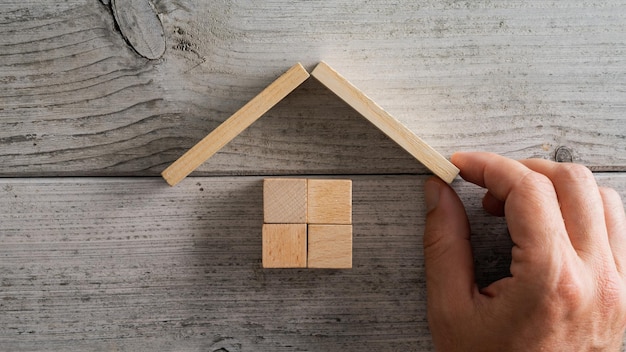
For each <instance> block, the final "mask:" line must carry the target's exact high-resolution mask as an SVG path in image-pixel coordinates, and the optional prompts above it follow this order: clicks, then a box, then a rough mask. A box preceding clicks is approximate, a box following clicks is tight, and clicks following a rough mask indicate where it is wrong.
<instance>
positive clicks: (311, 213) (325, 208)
mask: <svg viewBox="0 0 626 352" xmlns="http://www.w3.org/2000/svg"><path fill="white" fill-rule="evenodd" d="M307 202H308V223H309V224H346V225H347V224H352V181H351V180H311V179H310V180H308V196H307Z"/></svg>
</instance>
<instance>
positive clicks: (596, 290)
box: [424, 153, 626, 352]
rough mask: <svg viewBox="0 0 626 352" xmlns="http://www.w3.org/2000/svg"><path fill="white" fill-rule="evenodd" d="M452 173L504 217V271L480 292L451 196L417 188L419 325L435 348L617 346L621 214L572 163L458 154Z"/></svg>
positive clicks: (437, 188) (615, 199) (613, 197)
mask: <svg viewBox="0 0 626 352" xmlns="http://www.w3.org/2000/svg"><path fill="white" fill-rule="evenodd" d="M452 162H453V163H454V164H456V166H457V167H458V168H459V169H460V170H461V176H462V177H463V178H464V179H465V180H467V181H469V182H472V183H475V184H477V185H479V186H481V187H485V188H487V193H486V195H485V197H484V198H483V207H484V208H485V210H487V212H489V213H491V214H494V215H506V222H507V226H508V228H509V233H510V235H511V239H512V240H513V243H514V247H513V249H512V260H511V266H510V272H511V276H510V277H507V278H504V279H501V280H498V281H496V282H494V283H492V284H491V285H489V286H487V287H485V288H483V289H479V288H478V287H477V285H476V283H475V281H474V266H473V258H472V250H471V246H470V229H469V224H468V220H467V216H466V214H465V209H464V207H463V204H462V203H461V201H460V199H459V198H458V196H457V195H456V193H455V192H454V191H453V190H452V188H450V187H449V186H448V185H447V184H445V183H444V182H443V181H441V180H439V179H437V178H434V177H433V178H431V179H429V180H428V181H426V184H425V198H426V204H427V208H428V214H427V217H426V229H425V233H424V256H425V265H426V286H427V295H428V296H427V299H428V321H429V325H430V330H431V333H432V337H433V342H434V345H435V348H436V350H437V351H441V352H453V351H550V352H554V351H568V352H569V351H620V350H621V343H622V337H623V334H624V329H625V328H626V215H625V214H624V205H623V203H622V201H621V199H620V197H619V194H617V192H615V191H614V190H612V189H608V188H602V187H598V186H597V184H596V181H595V179H594V177H593V175H592V174H591V172H590V171H589V170H588V169H587V168H585V167H583V166H580V165H575V164H559V163H555V162H551V161H547V160H539V159H531V160H523V161H514V160H511V159H507V158H505V157H502V156H498V155H495V154H489V153H457V154H455V155H453V156H452Z"/></svg>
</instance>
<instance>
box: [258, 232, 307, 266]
mask: <svg viewBox="0 0 626 352" xmlns="http://www.w3.org/2000/svg"><path fill="white" fill-rule="evenodd" d="M262 237H263V246H262V247H263V256H262V263H263V268H265V269H267V268H273V269H280V268H283V269H284V268H292V269H296V268H306V265H307V256H308V254H307V225H306V224H263V230H262Z"/></svg>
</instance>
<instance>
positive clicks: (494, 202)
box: [483, 191, 504, 216]
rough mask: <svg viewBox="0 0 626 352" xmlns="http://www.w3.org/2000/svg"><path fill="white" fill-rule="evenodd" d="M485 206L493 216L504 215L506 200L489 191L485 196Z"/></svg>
mask: <svg viewBox="0 0 626 352" xmlns="http://www.w3.org/2000/svg"><path fill="white" fill-rule="evenodd" d="M483 208H484V209H485V210H486V211H487V212H488V213H489V214H491V215H493V216H504V202H502V201H500V200H498V199H497V198H496V197H495V196H494V195H493V194H491V192H489V191H487V193H485V196H484V197H483Z"/></svg>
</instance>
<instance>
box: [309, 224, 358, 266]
mask: <svg viewBox="0 0 626 352" xmlns="http://www.w3.org/2000/svg"><path fill="white" fill-rule="evenodd" d="M307 243H308V247H307V267H308V268H318V269H324V268H326V269H349V268H352V225H309V226H308V229H307Z"/></svg>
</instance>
